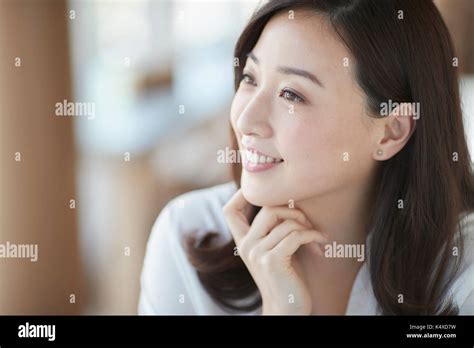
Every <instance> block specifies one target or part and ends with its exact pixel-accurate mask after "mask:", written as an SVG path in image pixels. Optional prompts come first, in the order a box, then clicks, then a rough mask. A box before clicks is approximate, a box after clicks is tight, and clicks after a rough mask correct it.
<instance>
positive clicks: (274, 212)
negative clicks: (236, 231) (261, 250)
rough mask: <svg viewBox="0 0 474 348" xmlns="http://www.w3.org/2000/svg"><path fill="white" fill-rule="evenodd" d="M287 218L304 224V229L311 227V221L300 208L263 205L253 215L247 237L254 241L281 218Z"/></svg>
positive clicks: (266, 232)
mask: <svg viewBox="0 0 474 348" xmlns="http://www.w3.org/2000/svg"><path fill="white" fill-rule="evenodd" d="M288 219H290V220H295V221H297V222H298V223H300V224H302V225H304V226H305V229H312V228H313V227H312V225H311V222H310V221H309V220H308V218H307V217H306V216H305V215H304V214H303V212H302V211H301V210H298V209H296V208H287V207H263V208H262V209H261V210H260V211H259V212H258V214H257V216H255V219H254V220H253V222H252V226H251V228H250V230H249V234H248V237H247V238H248V239H249V240H252V241H254V242H255V241H256V240H258V239H261V238H263V237H265V236H266V235H267V234H268V233H269V232H270V231H271V230H272V229H273V228H274V227H276V226H277V225H278V224H280V223H281V222H282V221H283V220H288Z"/></svg>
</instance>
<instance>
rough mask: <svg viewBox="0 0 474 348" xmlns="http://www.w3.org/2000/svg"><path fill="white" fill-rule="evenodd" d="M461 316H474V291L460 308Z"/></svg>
mask: <svg viewBox="0 0 474 348" xmlns="http://www.w3.org/2000/svg"><path fill="white" fill-rule="evenodd" d="M459 315H474V290H472V291H471V292H470V293H469V295H468V296H467V298H466V300H464V303H463V304H462V305H461V306H460V308H459Z"/></svg>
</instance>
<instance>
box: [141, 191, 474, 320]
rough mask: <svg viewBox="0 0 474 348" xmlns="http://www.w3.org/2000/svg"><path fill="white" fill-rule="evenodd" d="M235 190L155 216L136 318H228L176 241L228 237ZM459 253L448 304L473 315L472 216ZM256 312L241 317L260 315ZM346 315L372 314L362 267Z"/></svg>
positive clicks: (199, 195) (199, 194)
mask: <svg viewBox="0 0 474 348" xmlns="http://www.w3.org/2000/svg"><path fill="white" fill-rule="evenodd" d="M235 191H236V186H235V184H234V183H233V182H231V183H227V184H223V185H218V186H214V187H211V188H207V189H202V190H196V191H192V192H189V193H186V194H184V195H181V196H179V197H177V198H175V199H173V200H172V201H170V202H169V203H168V204H167V205H166V207H165V208H164V209H163V210H162V211H161V213H160V215H159V216H158V218H157V220H156V222H155V224H154V225H153V229H152V232H151V235H150V239H149V241H148V245H147V250H146V255H145V260H144V264H143V270H142V275H141V291H140V299H139V304H138V313H139V314H160V315H183V314H211V315H214V314H217V315H225V314H230V312H226V311H225V310H223V309H221V308H220V307H219V306H218V305H217V304H216V303H215V301H214V300H212V298H211V297H210V296H209V294H208V293H207V292H206V290H205V289H204V287H203V286H202V285H201V283H200V281H199V279H198V277H197V274H196V271H195V269H194V267H193V266H192V265H191V264H190V263H189V261H188V259H187V257H186V254H185V252H184V248H183V247H182V244H181V240H182V239H183V236H184V233H185V232H189V231H196V232H198V233H206V232H208V231H211V230H212V231H216V232H221V233H222V234H223V236H222V237H223V238H225V239H227V240H228V239H230V238H232V235H231V233H230V230H229V228H228V227H227V224H226V222H225V219H224V216H223V212H222V207H223V206H224V204H225V203H226V202H227V201H228V200H229V199H230V198H231V196H232V195H233V193H234V192H235ZM463 221H465V222H466V228H464V229H463V231H464V232H463V233H464V236H465V238H464V242H465V254H464V259H463V261H462V263H461V268H460V270H459V273H458V275H457V277H456V279H455V281H454V282H453V283H452V287H451V290H450V291H451V293H452V295H453V300H454V302H455V304H456V305H457V306H459V309H460V314H464V315H466V314H469V315H472V314H474V214H470V215H467V216H465V217H464V218H463ZM260 313H261V308H259V309H257V310H256V311H254V312H248V313H246V314H260ZM346 314H347V315H375V314H380V313H379V312H378V311H377V301H376V299H375V297H374V294H373V290H372V285H371V282H370V275H369V272H368V269H367V264H366V263H364V264H363V265H362V267H361V268H360V270H359V272H358V274H357V276H356V279H355V282H354V285H353V287H352V291H351V295H350V298H349V303H348V307H347V311H346Z"/></svg>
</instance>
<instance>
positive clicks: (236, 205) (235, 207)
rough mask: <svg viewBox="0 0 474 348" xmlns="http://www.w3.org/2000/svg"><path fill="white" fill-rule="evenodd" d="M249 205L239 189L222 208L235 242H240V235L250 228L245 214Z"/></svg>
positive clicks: (243, 234)
mask: <svg viewBox="0 0 474 348" xmlns="http://www.w3.org/2000/svg"><path fill="white" fill-rule="evenodd" d="M250 207H251V205H250V203H249V202H247V200H246V199H245V198H244V195H243V194H242V190H241V189H239V190H238V191H237V192H236V193H235V194H234V196H232V198H231V199H230V200H229V202H227V204H226V205H225V206H224V208H223V211H224V216H225V219H226V221H227V224H228V225H229V229H230V231H231V233H232V236H233V237H234V241H235V243H236V244H239V243H240V240H241V239H242V237H243V236H245V235H246V234H247V232H248V231H249V229H250V226H249V222H248V219H247V215H246V209H248V208H250Z"/></svg>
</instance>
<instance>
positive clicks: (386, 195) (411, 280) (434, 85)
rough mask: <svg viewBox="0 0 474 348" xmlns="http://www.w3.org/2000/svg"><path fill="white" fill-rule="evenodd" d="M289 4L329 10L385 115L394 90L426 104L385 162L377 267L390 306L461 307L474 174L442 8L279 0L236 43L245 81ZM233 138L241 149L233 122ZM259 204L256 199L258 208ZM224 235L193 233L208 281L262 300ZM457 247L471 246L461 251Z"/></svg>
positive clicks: (226, 300)
mask: <svg viewBox="0 0 474 348" xmlns="http://www.w3.org/2000/svg"><path fill="white" fill-rule="evenodd" d="M289 10H309V11H314V12H315V13H317V14H320V15H323V16H324V17H325V18H326V19H328V20H329V23H330V24H331V26H332V28H333V29H334V31H335V32H336V33H337V35H338V36H339V37H340V39H341V41H342V42H343V43H344V44H345V45H346V46H347V48H348V50H349V51H350V52H351V54H352V55H353V57H354V59H355V69H354V78H355V80H356V81H357V83H358V84H359V86H360V87H361V89H362V90H363V91H364V93H365V95H366V102H367V109H368V110H369V116H368V117H381V116H380V105H381V103H382V102H386V101H387V100H392V101H394V102H418V103H419V104H420V105H421V111H420V118H419V119H418V120H417V124H416V129H415V131H414V133H413V134H412V136H411V138H410V139H409V141H408V142H407V144H406V145H405V146H404V148H403V149H402V150H401V151H400V152H399V153H398V154H397V155H395V156H394V157H392V158H390V159H389V160H386V161H383V162H381V165H380V166H379V168H378V172H377V176H376V182H375V183H374V185H375V187H376V200H375V202H374V203H375V204H374V210H373V212H372V218H371V221H370V231H371V242H370V243H369V246H368V247H369V253H368V254H369V257H368V261H367V262H368V269H369V272H370V279H371V283H372V287H373V290H374V295H375V298H376V300H377V302H378V305H379V310H380V311H381V312H382V314H408V315H410V314H423V315H429V314H456V313H457V311H458V308H457V307H456V306H455V305H454V304H453V303H452V301H451V300H450V297H449V295H450V294H449V293H448V290H449V287H450V285H451V284H452V282H453V280H454V277H455V274H456V271H457V269H458V268H459V260H460V259H461V258H462V246H463V240H462V234H461V228H462V226H461V225H460V216H461V214H462V213H463V212H470V211H472V209H473V206H474V199H473V197H474V183H473V175H472V166H471V159H470V155H469V151H468V148H467V144H466V139H465V134H464V128H463V122H462V112H461V106H460V98H459V86H458V72H457V68H456V66H455V64H453V59H454V57H455V54H454V49H453V45H452V42H451V38H450V35H449V32H448V30H447V28H446V26H445V24H444V22H443V20H442V18H441V16H440V14H439V12H438V10H437V8H436V7H435V6H434V4H433V3H432V1H431V0H417V1H412V0H313V1H303V0H271V1H269V2H267V3H265V4H264V5H263V6H261V7H260V8H259V9H257V11H256V12H255V13H254V14H253V16H252V18H251V19H250V21H249V23H248V24H247V26H246V27H245V29H244V30H243V32H242V34H241V36H240V38H239V40H238V42H237V44H236V46H235V52H234V56H235V58H238V62H239V64H238V65H237V66H236V67H235V71H234V72H235V90H236V91H237V89H238V86H239V83H240V81H241V78H242V70H243V67H244V66H245V62H246V59H247V54H248V53H249V52H250V51H251V50H252V48H253V47H254V46H255V44H256V42H257V40H258V38H259V36H260V34H261V33H262V31H263V28H264V27H265V25H266V24H267V22H268V21H269V20H270V18H271V17H273V16H274V15H275V14H277V13H280V12H282V11H289ZM231 143H232V148H233V149H234V150H238V147H237V140H236V138H235V134H234V133H233V131H232V128H231ZM241 171H242V167H241V164H240V163H233V164H232V175H233V179H234V181H235V183H236V184H237V186H238V187H239V186H240V175H241ZM399 200H403V204H404V207H403V209H398V208H397V204H398V202H399ZM257 212H258V208H257V207H254V213H253V217H254V216H255V214H256V213H257ZM251 220H252V219H251ZM217 235H218V233H216V232H215V231H214V232H213V231H210V232H209V233H208V234H207V235H206V236H205V237H204V238H202V239H200V240H197V239H196V238H195V237H192V236H191V237H188V239H187V240H186V241H185V246H186V248H187V253H188V257H189V260H190V262H191V263H192V264H193V265H194V267H195V268H196V270H197V273H198V275H199V279H200V281H201V282H202V284H203V286H204V287H205V289H207V291H208V292H209V294H210V295H211V296H212V298H213V299H214V300H215V301H216V302H217V303H218V304H220V305H221V306H222V307H223V308H225V309H229V310H237V311H250V310H254V309H257V308H258V307H259V306H260V305H261V298H260V296H259V292H258V288H257V287H256V284H255V282H254V280H253V279H252V277H251V275H250V273H249V272H248V270H247V268H246V266H245V264H244V263H243V262H242V260H241V259H240V257H238V256H235V255H234V248H235V243H234V241H233V240H231V241H229V242H228V243H227V244H224V245H222V244H221V245H218V244H216V243H214V241H215V239H214V237H215V236H217ZM453 248H457V249H458V250H459V252H460V253H461V254H460V255H459V256H457V257H454V256H453V252H452V251H453ZM400 295H402V296H403V302H402V303H400V301H399V299H400ZM248 298H250V299H251V300H250V301H246V302H245V301H244V302H242V301H240V300H245V299H248Z"/></svg>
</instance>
